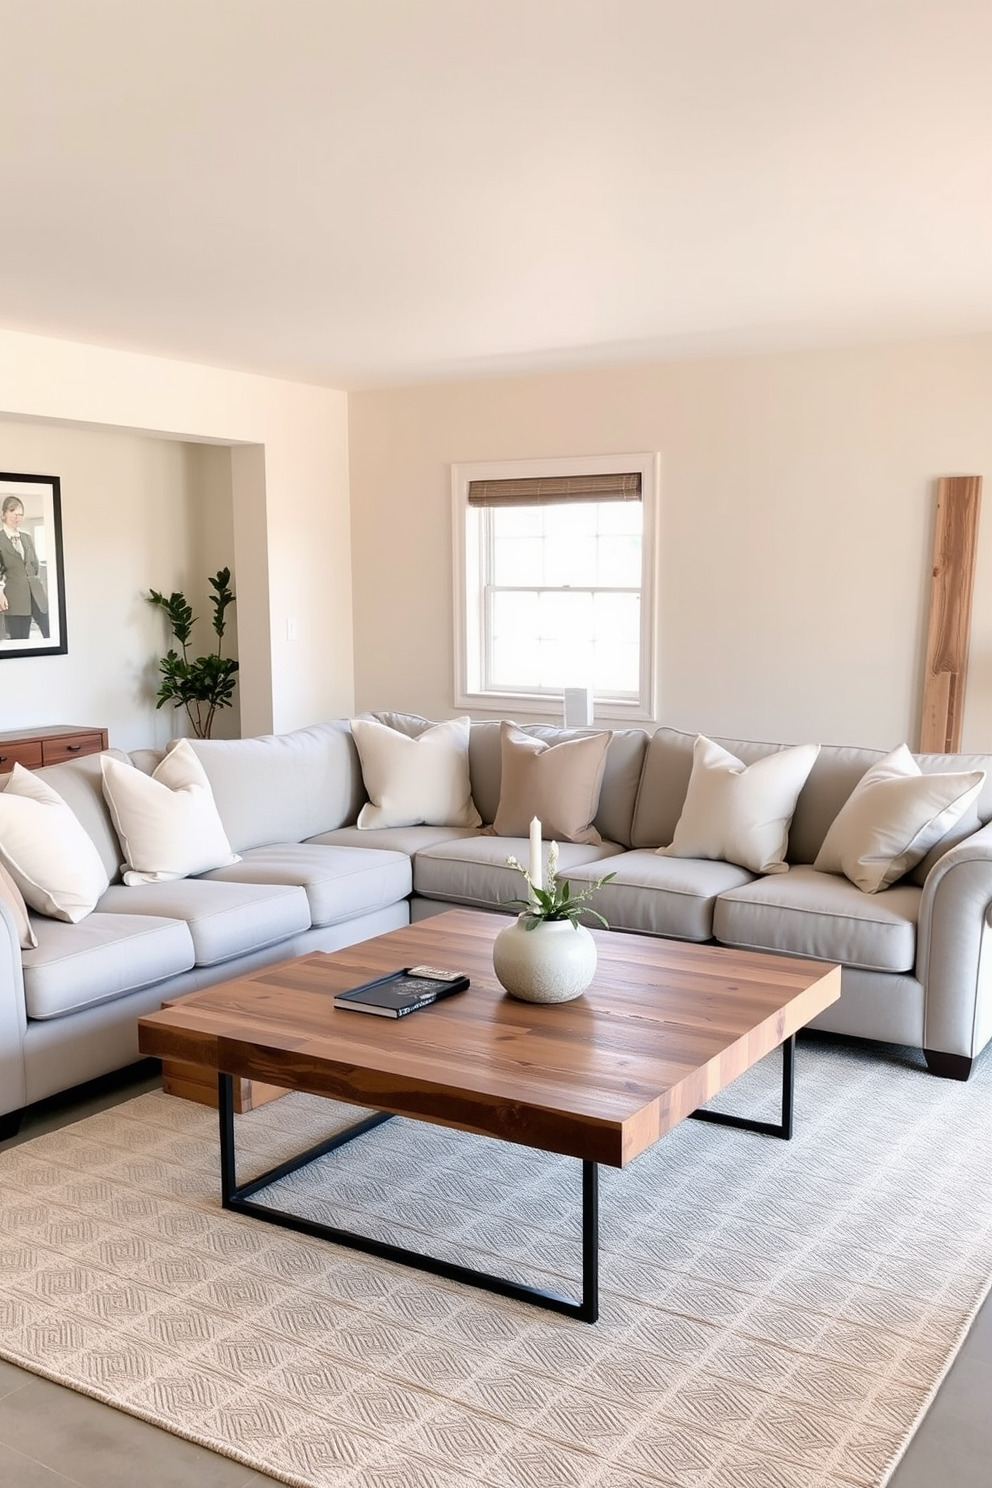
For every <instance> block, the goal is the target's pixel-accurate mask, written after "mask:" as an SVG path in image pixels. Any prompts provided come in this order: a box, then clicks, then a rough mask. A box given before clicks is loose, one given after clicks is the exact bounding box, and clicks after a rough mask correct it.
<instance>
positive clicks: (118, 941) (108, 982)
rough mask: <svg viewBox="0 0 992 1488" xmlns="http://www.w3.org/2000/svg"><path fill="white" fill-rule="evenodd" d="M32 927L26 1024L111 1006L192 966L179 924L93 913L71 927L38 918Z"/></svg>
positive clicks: (27, 963)
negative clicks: (33, 945)
mask: <svg viewBox="0 0 992 1488" xmlns="http://www.w3.org/2000/svg"><path fill="white" fill-rule="evenodd" d="M32 923H33V926H34V932H35V935H36V937H37V940H38V945H37V947H36V949H35V950H32V951H25V953H24V958H23V959H24V1004H25V1007H26V1008H27V1014H28V1017H29V1018H61V1017H62V1016H63V1015H64V1014H66V1013H78V1012H79V1011H80V1010H81V1009H83V1008H88V1007H95V1006H96V1005H97V1003H101V1002H113V1001H115V1000H116V999H117V998H118V997H127V996H128V994H129V993H131V992H137V991H138V990H140V988H142V987H148V986H151V985H153V984H154V983H155V982H161V981H165V979H166V978H167V977H171V976H178V975H179V974H180V973H181V972H184V971H189V970H190V969H191V968H192V966H193V964H194V953H193V940H192V937H191V935H190V933H189V926H188V925H186V924H184V923H183V921H182V920H170V919H161V918H159V917H157V916H153V915H141V914H133V915H130V914H129V915H122V914H102V913H100V911H98V910H97V911H94V913H93V914H90V915H87V916H86V918H85V919H84V920H80V921H79V923H78V924H76V925H70V924H66V923H64V922H63V921H62V920H50V919H48V918H46V917H44V916H42V915H37V916H36V917H35V919H34V920H33V922H32Z"/></svg>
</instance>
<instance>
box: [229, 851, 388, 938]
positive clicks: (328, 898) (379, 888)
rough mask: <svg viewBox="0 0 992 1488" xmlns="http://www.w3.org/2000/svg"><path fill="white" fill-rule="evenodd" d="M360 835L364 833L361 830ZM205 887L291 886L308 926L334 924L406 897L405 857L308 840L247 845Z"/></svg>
mask: <svg viewBox="0 0 992 1488" xmlns="http://www.w3.org/2000/svg"><path fill="white" fill-rule="evenodd" d="M362 835H363V837H367V836H368V833H367V832H364V833H363V834H362ZM203 880H206V881H208V882H210V883H218V882H220V883H240V884H289V885H292V884H296V885H298V886H299V887H300V888H302V889H303V890H305V892H306V896H307V900H308V902H309V905H310V923H311V924H312V925H313V926H315V927H316V926H324V925H339V924H341V923H343V922H344V921H346V920H353V919H355V918H356V917H357V916H358V915H363V914H369V913H370V912H371V911H373V910H377V909H385V908H386V907H387V906H388V905H390V904H397V903H399V901H401V900H403V899H406V898H407V897H408V896H409V893H410V889H411V885H412V880H413V874H412V870H411V867H410V859H409V857H408V856H407V855H406V853H398V852H377V851H376V850H375V849H374V848H364V847H363V848H351V847H327V846H322V845H320V844H318V843H312V842H287V843H278V844H275V845H273V846H272V847H251V848H249V849H248V850H247V851H246V852H245V853H243V854H242V859H241V862H240V863H232V864H231V865H230V866H229V867H227V868H215V869H213V870H212V871H211V872H210V873H205V874H203V875H202V880H201V881H203Z"/></svg>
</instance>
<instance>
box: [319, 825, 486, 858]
mask: <svg viewBox="0 0 992 1488" xmlns="http://www.w3.org/2000/svg"><path fill="white" fill-rule="evenodd" d="M478 835H479V829H478V827H427V826H423V825H421V826H416V827H338V828H337V829H336V830H335V831H333V832H321V833H320V834H319V835H318V836H316V837H308V838H307V841H308V842H316V843H319V844H320V845H321V846H326V847H360V848H361V849H362V851H363V852H365V851H366V850H367V849H368V848H370V847H374V848H383V849H385V851H386V852H401V853H406V855H407V857H408V858H412V857H413V855H414V853H418V852H423V850H424V848H426V847H438V846H440V844H441V843H442V842H452V841H454V840H455V839H456V838H458V837H478Z"/></svg>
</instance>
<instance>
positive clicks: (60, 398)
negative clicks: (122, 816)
mask: <svg viewBox="0 0 992 1488" xmlns="http://www.w3.org/2000/svg"><path fill="white" fill-rule="evenodd" d="M4 431H7V432H6V434H5V432H4ZM4 439H6V440H7V442H6V444H5V446H4V450H5V453H4V458H3V461H2V462H0V468H3V469H10V470H15V471H17V470H26V471H31V472H34V473H42V474H46V475H58V476H60V478H61V480H62V516H63V527H64V531H65V569H66V589H67V600H68V615H67V631H68V639H69V652H68V655H67V656H65V657H38V658H34V657H31V658H25V659H19V658H18V659H10V658H8V659H6V660H0V728H16V727H21V726H25V727H26V726H33V725H35V724H44V723H57V722H65V721H68V722H81V723H93V724H99V723H107V724H108V725H109V726H110V729H111V742H112V743H113V744H117V745H119V746H121V747H124V748H134V747H137V746H139V745H142V744H152V743H156V742H159V741H160V740H161V738H162V730H163V727H164V728H165V736H166V737H168V734H169V732H170V731H171V729H172V727H173V726H174V723H175V720H174V719H170V718H168V717H167V715H166V713H165V712H164V711H163V713H161V714H159V715H156V714H155V712H154V708H153V707H150V705H149V701H148V696H149V693H148V681H149V679H151V680H153V679H154V664H155V660H156V658H157V657H158V656H159V655H161V653H162V650H163V649H164V640H165V639H167V636H165V637H163V635H162V633H161V632H162V629H163V625H162V623H159V624H158V625H154V624H152V623H150V620H149V616H151V617H152V619H154V612H153V611H151V610H150V608H148V607H145V606H144V604H143V601H141V600H140V598H139V596H140V592H141V590H142V588H145V587H151V586H152V585H154V587H155V588H159V589H165V588H167V587H168V588H171V587H173V580H171V579H170V574H169V570H170V569H171V570H172V571H173V573H174V575H175V581H174V587H177V588H185V587H186V585H187V584H188V585H189V586H190V597H192V593H191V591H192V589H193V587H194V586H196V585H197V584H199V585H200V586H202V589H203V592H204V593H206V585H205V575H206V573H207V572H210V571H216V569H217V568H218V567H220V566H221V564H222V563H226V562H231V557H221V556H218V555H221V554H223V553H224V552H225V551H229V549H230V546H231V545H232V544H233V549H234V551H233V555H231V556H232V557H233V562H231V566H232V567H233V568H234V571H235V577H236V581H237V582H236V589H237V593H238V604H237V607H236V624H237V649H238V654H239V657H240V662H241V668H242V671H241V674H240V685H239V689H238V693H239V706H240V716H241V725H242V727H243V730H244V731H245V732H246V733H257V732H262V731H264V730H267V729H273V728H274V729H288V728H295V727H299V726H301V725H304V724H308V723H312V722H314V721H315V720H317V719H320V718H329V717H336V716H340V715H341V714H345V713H347V712H349V711H350V710H351V708H352V707H353V702H354V677H353V657H352V633H351V552H350V523H349V496H348V436H347V399H346V397H345V395H344V394H343V393H339V392H335V391H332V390H329V389H325V388H313V387H306V386H303V385H301V384H296V383H288V382H281V381H279V380H277V379H274V378H265V377H256V376H251V375H249V374H244V373H237V372H227V371H223V370H220V369H218V368H211V367H201V366H196V365H193V364H187V363H182V362H175V361H170V360H167V359H165V358H159V357H146V356H138V355H135V354H133V353H126V352H116V351H110V350H106V349H102V348H98V347H91V346H83V345H79V344H76V343H72V342H64V341H57V340H54V339H50V338H46V337H40V336H29V335H24V334H21V333H17V332H8V331H0V440H4ZM204 442H205V443H207V444H212V445H215V446H219V447H220V448H219V450H216V451H213V452H211V451H209V450H206V449H198V450H196V451H194V450H192V449H191V448H189V447H190V446H195V445H199V444H201V443H204ZM204 493H206V494H204ZM105 502H109V503H110V505H111V508H112V512H113V517H114V524H115V526H116V529H117V536H115V538H114V539H113V542H114V556H115V559H116V560H117V561H116V568H117V572H118V574H119V575H120V578H119V579H117V578H114V579H110V578H108V576H107V574H106V573H105V571H104V568H103V565H102V564H101V565H100V566H99V567H98V566H95V565H96V558H97V553H98V549H99V546H100V542H101V541H103V539H97V538H96V537H95V536H94V535H93V534H94V528H95V524H96V522H97V521H98V520H102V513H101V505H102V504H103V503H105ZM179 509H181V510H182V522H183V526H184V530H183V531H182V532H177V531H176V530H175V525H174V524H175V522H176V520H177V511H178V510H179ZM201 556H202V559H203V561H202V563H198V559H199V558H200V557H201ZM191 566H193V567H194V570H195V571H192V572H191V571H190V568H191ZM201 570H202V571H201ZM146 609H147V613H146ZM290 621H292V622H294V629H295V632H296V635H297V639H296V640H295V641H291V640H289V639H288V627H289V622H290ZM153 632H154V634H153ZM101 636H102V637H103V641H104V646H105V647H107V646H109V647H111V648H113V647H120V648H122V649H123V651H124V653H125V663H124V664H123V665H121V664H120V662H119V660H118V663H117V664H114V663H112V662H108V664H107V665H106V667H104V666H102V665H101V664H99V663H98V662H97V661H96V660H95V657H98V656H99V655H100V650H99V644H98V643H99V640H100V638H101ZM149 666H150V672H147V674H146V668H147V667H149ZM153 694H154V688H152V696H153ZM70 714H72V715H73V716H72V717H69V715H70ZM230 722H231V721H230V720H225V730H226V727H227V726H228V725H229V723H230ZM222 731H224V730H222Z"/></svg>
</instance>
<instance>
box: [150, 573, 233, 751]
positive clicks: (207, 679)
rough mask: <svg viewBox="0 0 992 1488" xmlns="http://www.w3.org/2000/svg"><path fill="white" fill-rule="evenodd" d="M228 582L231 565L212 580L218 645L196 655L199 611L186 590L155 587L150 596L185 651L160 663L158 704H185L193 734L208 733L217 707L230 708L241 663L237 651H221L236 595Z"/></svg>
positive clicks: (203, 735)
mask: <svg viewBox="0 0 992 1488" xmlns="http://www.w3.org/2000/svg"><path fill="white" fill-rule="evenodd" d="M230 582H231V570H230V569H229V568H220V569H218V570H217V573H216V574H215V575H214V577H213V578H212V579H210V580H209V583H210V587H211V589H212V590H213V591H214V592H213V594H212V596H211V599H210V603H211V604H212V605H213V611H214V614H213V622H212V623H213V628H214V632H215V634H216V636H217V645H216V647H215V648H214V650H213V651H210V652H208V653H207V655H206V656H197V657H196V658H195V659H193V660H191V659H190V655H189V643H190V637H191V635H192V633H193V626H194V625H195V624H196V616H195V615H194V614H193V610H192V608H191V606H190V605H189V604H188V603H187V600H186V596H185V594H179V593H172V594H169V595H165V594H160V593H159V592H158V590H157V589H153V590H152V591H151V593H150V594H148V595H147V596H146V597H147V599H148V603H149V604H153V605H157V606H158V608H159V609H160V610H164V611H165V614H166V616H167V617H168V620H169V625H170V626H171V627H172V634H173V635H174V636H175V638H176V640H177V641H178V642H179V644H180V646H181V647H182V654H181V655H180V653H179V652H178V651H176V650H175V649H173V650H171V651H170V652H169V653H168V654H167V655H166V656H163V657H162V659H161V661H160V662H159V664H158V669H159V671H160V672H161V673H162V681H161V684H160V685H159V689H158V695H157V696H158V701H157V702H156V704H155V706H156V708H163V707H164V706H165V704H166V703H172V705H173V707H175V708H185V709H186V712H187V714H188V715H189V721H190V723H191V724H192V725H193V736H194V738H197V739H209V738H210V731H211V729H212V728H213V726H214V717H215V715H216V712H217V709H218V708H229V707H230V706H231V701H232V698H233V696H234V678H235V674H236V672H237V670H238V663H237V662H236V661H235V660H234V659H233V657H229V656H221V654H220V649H221V641H222V640H223V638H224V631H225V629H226V626H227V622H226V620H225V618H224V617H225V614H226V612H227V608H228V606H229V605H232V604H234V602H235V595H234V594H233V593H232V591H231V589H230V588H229V587H228V586H229V584H230Z"/></svg>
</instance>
